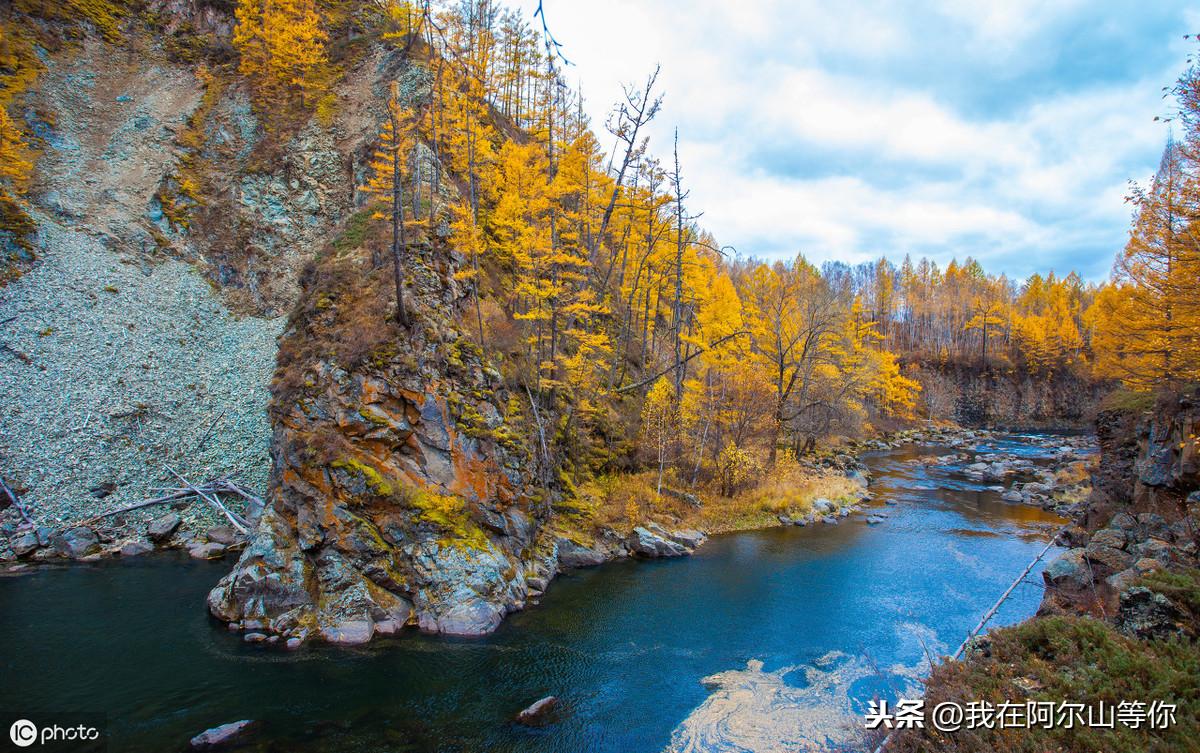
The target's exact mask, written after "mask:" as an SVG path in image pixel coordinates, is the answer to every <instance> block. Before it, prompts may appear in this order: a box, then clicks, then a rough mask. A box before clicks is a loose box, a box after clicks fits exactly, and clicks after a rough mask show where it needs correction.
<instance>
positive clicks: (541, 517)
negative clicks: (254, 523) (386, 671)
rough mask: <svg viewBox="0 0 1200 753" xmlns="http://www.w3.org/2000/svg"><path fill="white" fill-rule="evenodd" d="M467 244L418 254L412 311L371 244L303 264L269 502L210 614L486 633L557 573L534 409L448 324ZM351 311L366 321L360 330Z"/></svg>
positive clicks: (282, 624)
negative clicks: (545, 532) (361, 335)
mask: <svg viewBox="0 0 1200 753" xmlns="http://www.w3.org/2000/svg"><path fill="white" fill-rule="evenodd" d="M460 258H461V257H458V256H457V255H456V254H454V253H453V252H451V251H450V250H448V249H445V248H439V249H437V250H434V249H432V248H425V249H424V251H423V253H421V254H418V255H417V256H416V257H415V258H414V259H412V262H413V275H412V277H413V280H414V282H415V284H414V285H413V286H412V288H411V289H412V291H413V292H414V293H415V295H413V298H412V301H410V303H411V304H412V308H413V309H414V313H413V316H414V323H413V324H412V326H411V327H410V328H399V327H398V326H397V325H395V324H392V323H389V321H388V318H389V316H390V314H391V310H392V309H391V302H390V299H389V298H388V296H387V291H388V290H389V286H388V284H387V281H388V278H387V274H388V272H387V270H386V269H382V268H381V269H373V268H372V264H371V260H370V254H369V253H368V252H366V250H365V249H364V248H361V247H360V248H357V249H352V250H350V251H348V252H346V253H341V254H338V253H332V254H331V255H329V256H327V257H324V258H322V259H321V260H319V261H318V262H316V263H315V264H314V268H313V269H312V270H310V273H309V274H308V275H306V284H305V286H304V289H303V292H302V304H301V305H300V307H299V308H298V310H297V312H296V314H295V315H294V316H293V318H292V320H291V322H290V324H289V326H288V329H287V331H286V332H285V334H284V337H283V340H282V342H281V355H280V372H279V374H278V375H277V378H276V382H275V385H274V388H273V400H272V416H273V421H274V426H275V430H274V439H273V442H272V458H273V462H274V465H273V471H272V481H271V500H270V506H269V509H268V510H267V512H266V513H265V514H264V516H263V520H262V523H261V524H260V527H259V531H258V533H257V535H256V536H255V537H254V539H253V540H252V542H251V543H250V546H249V547H248V548H247V549H246V551H245V552H244V553H243V555H242V558H241V560H240V561H239V562H238V564H237V566H236V567H235V568H234V571H233V572H232V573H231V574H230V575H229V576H228V577H226V578H225V579H224V580H222V581H221V583H220V585H219V586H218V587H217V588H216V589H214V590H213V592H212V594H211V595H210V597H209V605H210V607H211V609H212V611H213V613H214V614H215V615H217V616H218V617H220V618H221V619H223V620H226V621H229V622H231V623H234V624H235V625H237V626H239V627H242V628H245V629H248V630H254V629H258V630H268V631H270V632H273V633H277V634H283V635H286V636H288V637H294V638H300V639H304V638H306V637H308V636H309V635H314V634H319V635H320V636H321V637H322V638H324V639H326V640H329V641H333V642H342V643H356V642H362V641H365V640H368V639H370V638H371V636H372V635H374V634H376V633H391V632H394V631H396V630H398V629H399V628H400V627H402V626H404V625H419V626H420V627H421V628H422V629H425V630H431V631H437V632H443V633H458V634H477V633H483V632H488V631H490V630H492V629H494V628H495V627H496V626H497V625H498V624H499V622H500V620H501V618H502V617H503V616H504V615H505V614H506V613H507V612H509V611H511V610H513V609H518V608H520V607H522V606H523V605H524V603H525V601H526V599H527V598H528V597H529V596H530V593H531V582H532V583H534V584H540V585H544V583H545V582H546V580H548V578H549V577H550V575H551V573H552V571H553V569H554V567H555V560H554V549H553V546H552V545H551V546H547V544H546V542H545V541H544V539H543V537H540V536H539V532H540V530H541V528H542V524H543V523H544V521H545V507H544V506H543V505H539V503H538V500H539V496H538V495H537V494H536V492H534V491H533V488H532V486H531V482H530V479H529V478H528V472H527V471H526V468H527V467H528V462H527V458H526V450H525V447H524V441H523V440H521V439H518V437H519V436H522V435H523V432H524V427H520V428H517V427H515V426H514V418H513V417H510V416H509V415H508V414H509V409H508V404H509V400H510V398H511V395H509V394H508V393H507V391H506V390H505V388H504V387H503V386H502V385H501V384H500V383H499V379H498V374H496V372H494V371H492V370H491V369H488V368H486V366H485V364H484V363H483V362H482V360H481V357H480V354H479V352H478V349H477V348H475V346H473V345H471V344H470V343H469V342H468V341H467V340H466V339H464V338H463V337H462V336H461V335H460V333H459V332H458V331H457V330H456V329H455V326H454V324H453V319H454V316H455V314H456V313H457V312H458V311H459V310H460V309H461V307H462V306H464V305H465V303H466V298H465V296H466V291H465V290H464V289H462V288H461V287H460V286H459V285H458V284H457V283H456V282H455V272H456V271H457V266H456V264H457V260H459V259H460ZM359 328H363V329H364V330H365V329H369V330H370V332H371V334H370V335H369V339H368V340H367V341H366V342H355V343H351V342H350V340H351V339H353V338H354V337H355V336H356V334H355V330H356V329H359ZM326 345H328V346H330V349H331V351H332V352H331V353H328V354H326V353H324V352H323V348H324V347H325V346H326ZM351 345H354V346H356V347H355V348H351V347H350V346H351ZM532 590H533V592H534V593H538V592H540V589H538V588H536V587H535V588H532Z"/></svg>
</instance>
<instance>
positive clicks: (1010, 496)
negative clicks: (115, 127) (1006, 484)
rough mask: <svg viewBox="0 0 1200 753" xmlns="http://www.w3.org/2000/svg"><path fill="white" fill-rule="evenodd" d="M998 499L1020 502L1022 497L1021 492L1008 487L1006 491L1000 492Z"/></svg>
mask: <svg viewBox="0 0 1200 753" xmlns="http://www.w3.org/2000/svg"><path fill="white" fill-rule="evenodd" d="M1000 499H1002V500H1004V501H1005V502H1020V501H1021V500H1022V499H1023V497H1022V496H1021V492H1019V491H1017V490H1016V489H1015V488H1014V489H1009V490H1008V491H1006V492H1004V493H1003V494H1001V495H1000Z"/></svg>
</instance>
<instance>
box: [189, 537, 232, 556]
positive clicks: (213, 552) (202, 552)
mask: <svg viewBox="0 0 1200 753" xmlns="http://www.w3.org/2000/svg"><path fill="white" fill-rule="evenodd" d="M188 556H190V557H194V558H196V559H198V560H213V559H217V558H218V557H223V556H225V545H224V544H218V543H216V542H211V541H210V542H209V543H207V544H196V545H194V546H192V547H191V548H190V549H188Z"/></svg>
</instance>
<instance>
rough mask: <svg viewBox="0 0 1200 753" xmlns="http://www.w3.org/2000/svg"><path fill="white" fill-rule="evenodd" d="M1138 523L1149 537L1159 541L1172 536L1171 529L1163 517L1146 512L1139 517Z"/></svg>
mask: <svg viewBox="0 0 1200 753" xmlns="http://www.w3.org/2000/svg"><path fill="white" fill-rule="evenodd" d="M1137 522H1138V527H1139V528H1140V529H1141V530H1142V531H1143V532H1144V533H1145V535H1147V536H1153V537H1154V538H1157V539H1166V538H1170V536H1171V527H1170V526H1169V525H1167V521H1166V520H1164V519H1163V516H1161V515H1158V514H1155V513H1152V512H1144V513H1142V514H1140V515H1138V516H1137Z"/></svg>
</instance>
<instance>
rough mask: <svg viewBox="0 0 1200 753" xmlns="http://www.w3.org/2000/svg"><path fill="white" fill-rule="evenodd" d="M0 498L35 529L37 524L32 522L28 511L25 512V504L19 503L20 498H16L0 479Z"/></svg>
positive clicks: (14, 493) (15, 494)
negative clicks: (6, 501)
mask: <svg viewBox="0 0 1200 753" xmlns="http://www.w3.org/2000/svg"><path fill="white" fill-rule="evenodd" d="M0 498H3V499H6V500H8V504H10V505H12V506H13V507H15V508H17V512H19V513H20V514H21V517H22V518H24V519H25V522H26V523H28V524H29V525H31V526H33V527H35V528H36V527H37V523H36V522H34V520H33V517H31V516H30V514H29V510H27V509H26V508H25V504H24V503H23V502H21V498H20V497H19V496H17V493H16V492H14V491H13V490H12V488H11V487H9V485H8V484H7V483H5V481H4V479H2V478H0Z"/></svg>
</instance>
